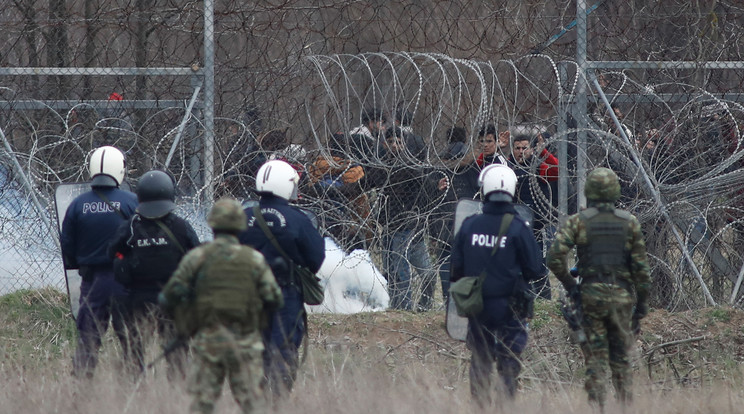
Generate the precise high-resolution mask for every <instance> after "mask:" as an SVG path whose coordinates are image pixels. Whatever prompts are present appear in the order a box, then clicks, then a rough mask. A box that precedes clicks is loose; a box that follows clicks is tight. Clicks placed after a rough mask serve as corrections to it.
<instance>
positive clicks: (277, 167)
mask: <svg viewBox="0 0 744 414" xmlns="http://www.w3.org/2000/svg"><path fill="white" fill-rule="evenodd" d="M299 182H300V176H299V175H298V174H297V171H295V169H294V168H293V167H292V166H291V165H289V164H288V163H287V162H285V161H281V160H271V161H269V162H267V163H265V164H264V165H262V166H261V168H259V169H258V172H257V173H256V190H257V191H258V193H259V194H261V193H264V194H273V195H275V196H277V197H279V198H283V199H285V200H297V184H298V183H299Z"/></svg>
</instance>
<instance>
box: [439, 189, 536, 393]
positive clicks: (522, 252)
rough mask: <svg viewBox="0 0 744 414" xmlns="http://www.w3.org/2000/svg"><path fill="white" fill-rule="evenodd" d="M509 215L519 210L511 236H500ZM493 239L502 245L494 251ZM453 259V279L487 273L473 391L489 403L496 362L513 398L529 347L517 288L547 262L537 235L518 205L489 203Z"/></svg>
mask: <svg viewBox="0 0 744 414" xmlns="http://www.w3.org/2000/svg"><path fill="white" fill-rule="evenodd" d="M506 213H511V214H514V215H515V217H514V220H513V221H512V223H511V225H510V226H509V228H508V230H507V232H506V236H505V237H504V238H502V239H501V240H496V239H497V238H498V234H499V230H500V227H501V220H502V218H503V216H504V214H506ZM494 243H499V244H500V247H499V249H498V251H497V252H496V254H494V255H492V254H491V252H492V250H493V246H494ZM451 261H452V263H451V266H452V281H453V282H454V281H457V280H458V279H460V278H462V277H465V276H476V277H477V276H479V275H480V274H481V272H483V271H484V270H485V272H486V277H485V280H484V283H483V305H484V308H483V312H481V314H480V315H478V316H477V317H474V318H470V324H469V327H468V337H467V345H468V348H469V349H470V350H471V352H472V358H471V361H470V389H471V393H472V395H473V397H474V398H475V399H476V400H477V401H478V402H480V403H487V402H488V401H489V399H488V398H489V397H488V394H489V390H490V384H491V382H490V375H491V372H492V369H493V362H494V361H496V363H497V370H498V372H499V375H500V376H501V379H502V380H503V382H504V386H505V388H506V391H507V392H508V394H509V395H510V396H513V395H514V393H515V392H516V388H517V382H516V381H517V377H518V375H519V372H520V370H521V364H520V361H519V356H520V354H521V353H522V351H523V350H524V348H525V346H526V345H527V329H526V324H525V322H526V321H525V320H524V319H523V317H522V316H520V315H517V314H515V313H514V312H513V310H512V308H511V306H510V298H511V297H512V296H513V293H514V292H515V288H516V287H518V286H520V285H525V284H526V283H525V282H529V281H530V280H533V279H535V278H536V277H538V276H539V275H540V272H541V269H542V260H541V255H540V251H539V249H538V246H537V242H536V241H535V236H534V235H533V233H532V230H531V229H530V228H529V227H528V226H527V225H526V224H525V222H524V221H523V220H522V219H521V218H519V217H518V216H517V212H516V210H515V209H514V206H513V204H511V203H504V202H487V203H485V204H484V205H483V214H479V215H476V216H472V217H469V218H467V219H465V220H464V221H463V223H462V226H461V228H460V230H459V231H458V233H457V234H456V235H455V241H454V243H453V247H452V256H451ZM519 278H523V279H524V281H520V280H519Z"/></svg>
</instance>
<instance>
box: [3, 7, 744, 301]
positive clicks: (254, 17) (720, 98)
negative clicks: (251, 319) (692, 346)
mask: <svg viewBox="0 0 744 414" xmlns="http://www.w3.org/2000/svg"><path fill="white" fill-rule="evenodd" d="M211 7H213V8H214V15H213V16H212V15H211V14H210V13H209V11H210V10H211ZM205 10H207V13H206V14H205ZM205 16H206V17H205ZM577 16H578V19H577ZM0 19H1V21H2V26H0V27H2V28H1V29H0V128H1V129H2V131H3V144H4V146H3V154H2V157H1V158H2V162H0V167H1V169H0V176H1V177H2V179H0V187H1V189H2V217H1V221H2V232H3V239H2V244H0V249H2V253H1V254H2V256H3V265H2V269H0V278H1V280H2V282H3V284H4V285H3V288H2V289H3V291H8V290H13V289H19V288H26V287H34V286H38V285H42V284H57V285H59V286H61V284H62V283H63V282H62V279H61V277H62V276H61V263H60V260H59V259H58V256H59V254H58V252H57V246H56V242H55V241H56V238H57V235H56V229H55V228H54V220H53V217H54V216H53V214H54V213H53V210H54V209H53V196H52V194H53V190H54V187H55V186H56V185H57V184H59V183H62V182H74V181H84V180H85V179H87V176H86V172H85V168H84V166H85V157H86V155H87V154H88V152H89V151H90V150H91V149H93V148H95V147H97V146H99V145H102V144H106V145H116V146H118V147H120V148H122V149H123V150H125V151H126V152H127V156H128V163H129V167H130V177H131V178H136V177H137V176H139V175H140V174H141V173H143V172H144V171H146V170H147V169H149V168H153V167H159V168H164V167H166V168H167V169H168V170H169V171H171V172H172V173H173V174H174V175H175V176H176V177H177V180H178V184H179V192H180V195H181V201H180V205H181V206H182V210H183V211H189V212H192V213H188V215H189V217H192V218H194V220H197V221H199V222H200V223H201V219H200V218H199V217H202V216H201V214H202V213H201V212H203V210H204V208H203V207H202V205H209V203H210V202H211V200H212V198H213V195H214V196H220V195H226V194H230V195H234V196H237V197H240V198H246V197H250V196H251V194H252V192H251V188H252V186H253V182H252V180H253V175H254V174H255V171H256V170H257V168H258V166H259V165H260V164H261V162H263V161H264V160H266V159H269V158H276V157H281V158H285V159H288V160H289V161H291V162H293V163H294V164H296V165H297V167H298V168H299V169H301V170H302V171H303V181H302V188H301V192H302V199H301V203H302V204H303V205H305V206H307V207H309V208H310V209H312V210H314V211H315V212H316V213H317V214H318V215H319V218H320V221H321V224H322V225H323V229H324V231H325V232H326V233H327V234H328V235H330V236H332V237H334V239H336V241H337V242H338V244H339V245H340V246H342V248H344V249H346V250H351V249H354V248H357V247H362V248H366V249H369V250H370V251H371V252H372V257H373V258H374V260H375V261H376V262H377V263H378V265H379V267H380V268H381V269H382V270H383V273H386V274H388V275H389V273H396V272H403V273H402V275H404V276H405V272H406V271H411V272H412V275H413V277H414V279H415V280H416V281H417V282H420V281H421V280H425V281H429V282H434V281H435V278H436V273H437V271H438V270H439V269H440V267H441V265H442V264H444V263H446V258H447V244H448V243H449V241H450V240H451V230H450V229H451V224H450V220H451V215H452V212H453V206H454V203H455V202H456V200H457V199H458V198H462V197H464V198H473V197H476V191H475V190H473V188H476V189H477V183H476V182H474V179H477V173H478V172H479V171H480V169H481V168H482V166H483V165H485V164H487V163H489V162H492V161H493V159H492V156H490V155H489V154H490V152H491V150H492V148H495V149H496V151H497V154H498V153H499V151H500V152H501V154H502V155H503V156H504V157H506V158H508V157H509V155H510V152H511V148H512V147H513V146H514V147H516V146H517V145H516V144H517V141H515V140H514V138H515V137H517V136H521V135H526V136H528V137H530V139H529V140H528V141H526V146H527V147H529V148H528V151H527V152H529V151H533V152H534V155H533V156H532V158H530V159H528V160H526V161H525V162H524V163H523V164H520V160H521V158H520V157H514V158H515V159H514V160H513V161H515V162H517V163H518V164H520V166H517V168H518V169H521V170H522V171H523V172H526V175H525V177H526V179H524V180H523V181H524V183H525V184H524V188H525V189H524V198H529V200H522V201H530V202H531V203H532V210H533V211H534V212H535V213H536V215H537V216H538V218H539V220H538V221H539V223H540V225H542V226H543V229H542V230H541V231H540V232H539V235H540V237H541V238H544V239H545V241H546V243H545V244H546V245H547V243H548V242H549V241H550V237H551V234H552V231H553V230H554V229H555V226H557V225H558V223H559V220H560V217H562V216H563V215H564V214H565V213H570V212H572V211H575V209H576V206H577V204H578V203H580V201H581V200H580V198H581V197H580V196H579V197H577V192H578V194H579V195H580V191H578V190H580V189H581V187H582V185H583V178H584V176H585V173H586V171H587V170H589V169H591V168H593V167H595V166H599V165H603V166H610V167H612V168H613V169H615V170H616V171H617V172H618V174H619V175H620V177H621V180H622V183H623V198H622V200H621V204H622V205H623V207H624V208H627V209H629V210H631V211H632V212H634V213H635V214H636V215H637V216H638V217H639V219H640V220H641V222H642V224H643V227H644V231H645V233H646V237H647V241H648V247H649V258H650V261H651V265H652V269H653V270H652V271H653V277H654V297H653V300H654V305H655V306H659V307H666V308H669V309H684V308H690V307H697V306H701V305H704V304H706V303H708V304H709V303H713V302H715V303H726V302H732V303H735V304H739V302H738V299H739V298H741V294H740V293H739V283H740V281H741V280H740V279H741V276H742V269H744V268H742V263H744V260H743V259H742V257H741V256H740V253H739V249H737V248H738V247H739V246H740V240H741V237H742V234H744V233H742V232H743V231H744V227H743V225H744V222H743V221H742V220H743V219H744V215H743V214H742V212H744V206H743V205H742V201H743V200H744V195H743V194H742V193H741V190H740V184H739V183H740V182H741V175H742V174H744V169H742V165H741V156H742V153H741V151H740V143H741V137H742V133H741V130H740V126H741V125H742V119H743V117H744V114H743V113H742V109H743V107H742V105H741V102H742V95H741V90H742V82H743V81H744V76H742V73H744V72H742V70H741V69H742V63H741V62H740V61H739V60H740V59H741V54H742V52H743V51H742V46H741V44H742V42H741V40H742V39H741V36H742V34H741V31H740V30H739V28H740V27H741V26H742V23H744V8H743V7H742V6H741V5H740V4H738V2H734V1H718V2H689V1H682V0H671V1H661V2H655V3H652V4H648V2H641V1H631V2H627V1H625V2H619V1H612V0H606V1H602V0H597V1H594V2H592V1H590V2H585V1H582V0H580V1H579V2H578V4H576V3H573V2H569V3H566V2H560V1H551V0H548V1H533V2H525V1H507V2H497V3H493V2H461V1H454V2H450V1H446V2H445V1H424V2H382V3H380V2H340V1H325V2H307V1H299V0H289V1H284V2H281V3H275V2H240V1H232V0H227V1H221V2H218V3H213V2H211V1H206V2H204V4H202V3H188V4H186V5H182V4H176V3H167V2H165V3H164V2H148V1H142V2H134V3H130V2H118V1H100V2H91V1H88V0H52V1H49V2H35V1H31V0H18V1H14V2H12V4H10V5H8V6H7V7H5V8H4V9H3V10H2V11H0ZM384 51H392V52H384ZM610 108H611V109H612V110H611V111H610V110H609V109H610ZM376 110H377V111H376ZM376 112H379V113H381V114H383V115H384V122H382V123H381V124H380V125H377V123H376V122H374V121H377V120H381V119H376V117H378V116H379V115H377V114H376ZM396 115H397V117H396ZM613 115H614V116H613ZM396 118H398V121H400V125H399V127H400V128H401V132H400V133H398V134H396V135H398V137H399V140H398V142H396V140H395V138H393V137H391V138H390V140H388V141H386V140H385V139H384V135H378V131H376V130H375V128H376V127H378V126H379V127H381V128H380V131H379V132H381V133H382V134H384V132H382V131H383V130H387V131H395V130H394V129H393V127H394V125H395V121H396ZM365 121H373V122H371V123H368V122H365ZM489 124H491V125H493V130H494V131H495V134H494V135H495V136H494V137H493V139H491V138H490V137H489V134H487V132H489V131H488V128H485V130H484V132H486V134H484V138H483V139H482V138H481V136H480V134H479V132H480V131H481V129H483V127H484V126H486V127H487V126H488V125H489ZM618 124H620V125H619V127H618ZM362 126H365V127H367V128H366V129H365V128H360V127H362ZM453 128H454V129H453ZM507 131H508V132H509V136H510V139H509V140H508V141H507V142H505V144H506V145H505V146H504V147H500V144H499V137H500V136H501V137H504V136H506V135H505V134H502V133H504V132H507ZM367 132H369V134H367ZM543 133H547V134H543ZM538 135H542V137H543V140H544V141H543V142H537V136H538ZM520 142H521V141H520ZM393 144H395V145H396V146H398V147H400V150H397V149H395V148H394V147H393ZM543 150H545V151H543ZM520 153H521V149H520ZM515 155H517V154H515ZM552 156H555V159H554V158H552ZM517 158H519V159H517ZM555 160H557V161H558V164H559V165H558V167H557V169H558V172H559V173H558V174H556V172H555V170H556V168H555ZM543 164H546V166H544V165H543ZM473 177H475V178H473ZM443 178H446V179H447V180H446V181H445V183H444V184H443V183H442V179H443ZM447 182H449V186H447V185H446V183H447ZM132 184H134V182H133V183H132ZM474 186H475V187H474ZM409 264H410V265H412V266H411V267H410V268H409V267H408V266H407V265H409ZM436 283H438V282H436ZM415 285H416V286H417V292H418V293H417V295H415V296H416V297H418V296H420V294H421V293H422V292H423V293H430V292H431V291H432V289H433V287H434V284H432V283H429V284H428V285H427V284H426V283H424V287H423V288H422V287H421V283H415ZM403 287H405V286H403ZM414 299H415V298H414ZM423 305H425V306H426V305H428V303H427V300H426V299H424V303H423Z"/></svg>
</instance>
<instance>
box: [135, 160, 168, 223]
mask: <svg viewBox="0 0 744 414" xmlns="http://www.w3.org/2000/svg"><path fill="white" fill-rule="evenodd" d="M137 200H138V201H139V205H138V206H137V213H139V214H140V215H141V216H143V217H145V218H149V219H156V218H160V217H163V216H165V215H166V214H168V213H170V212H171V211H173V210H174V209H175V208H176V203H175V200H176V190H175V186H174V184H173V179H172V178H171V176H170V175H168V174H167V173H165V172H163V171H158V170H152V171H148V172H146V173H145V174H144V175H143V176H142V177H141V178H140V179H139V183H138V184H137Z"/></svg>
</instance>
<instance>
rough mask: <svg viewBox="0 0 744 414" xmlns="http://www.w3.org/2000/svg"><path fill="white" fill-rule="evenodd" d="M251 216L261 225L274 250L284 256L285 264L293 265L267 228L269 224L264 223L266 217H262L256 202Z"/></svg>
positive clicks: (292, 261)
mask: <svg viewBox="0 0 744 414" xmlns="http://www.w3.org/2000/svg"><path fill="white" fill-rule="evenodd" d="M253 217H255V219H256V223H258V227H261V230H262V231H263V233H264V235H266V238H267V239H269V241H270V242H271V245H272V246H274V249H276V251H277V252H279V254H281V255H282V257H284V260H286V261H287V265H294V260H292V259H291V258H290V257H289V255H288V254H287V252H285V251H284V249H282V246H280V245H279V242H278V241H277V240H276V237H275V236H274V233H272V232H271V229H269V226H268V225H267V224H266V219H264V216H263V214H262V213H261V207H260V206H259V205H258V204H256V205H255V206H253Z"/></svg>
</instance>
